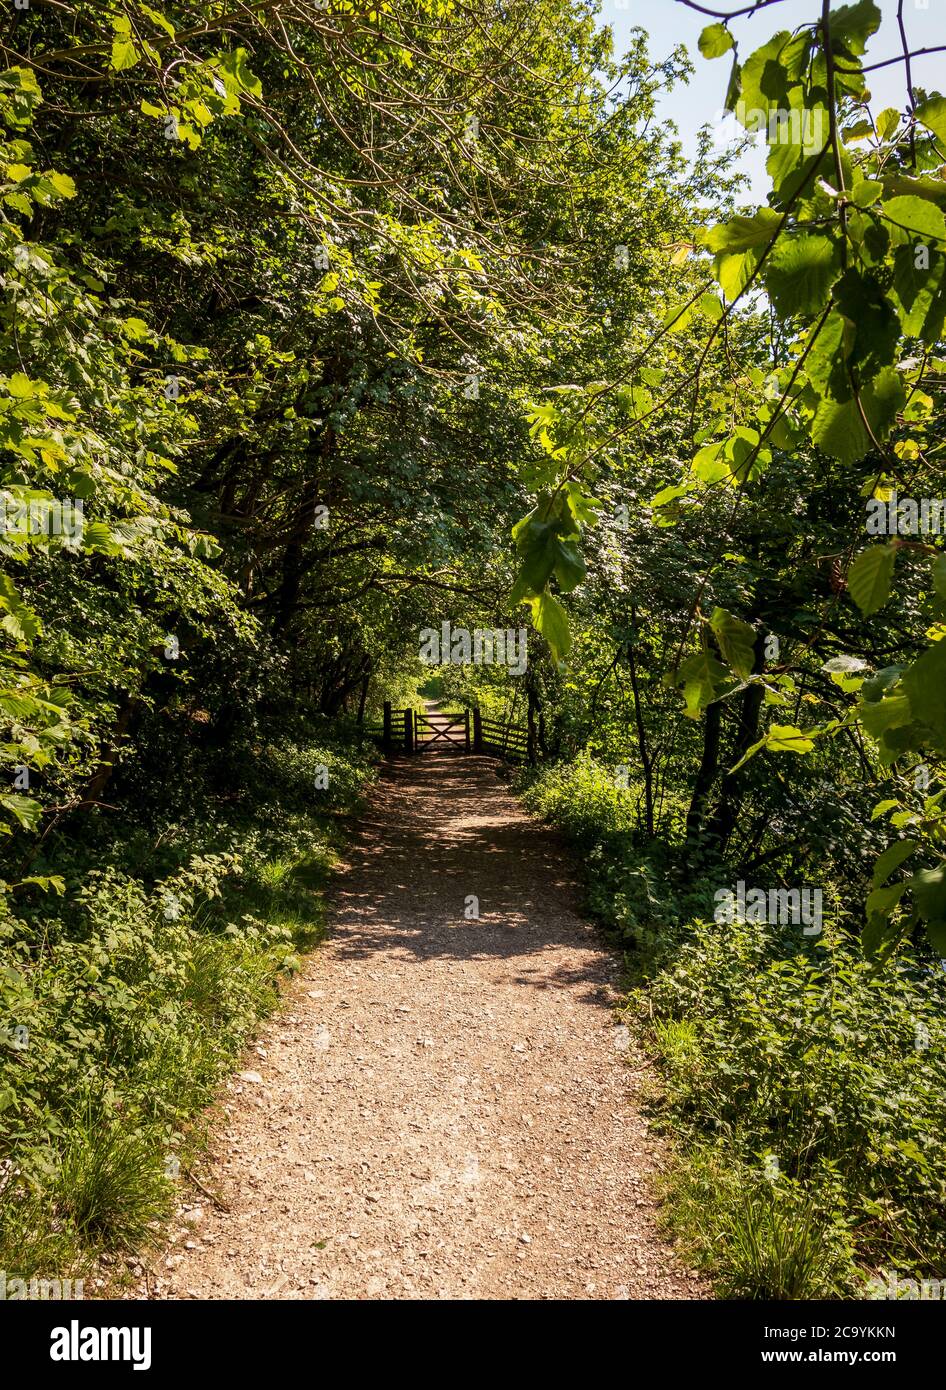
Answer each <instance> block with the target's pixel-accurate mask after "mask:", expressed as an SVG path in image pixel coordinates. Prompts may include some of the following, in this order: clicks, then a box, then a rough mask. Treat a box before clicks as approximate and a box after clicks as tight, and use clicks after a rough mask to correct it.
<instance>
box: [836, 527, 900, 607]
mask: <svg viewBox="0 0 946 1390" xmlns="http://www.w3.org/2000/svg"><path fill="white" fill-rule="evenodd" d="M896 558H897V552H896V550H895V548H894V547H893V546H892V545H871V546H868V547H867V549H866V550H862V551H861V553H860V555H858V556H857V557H856V559H855V560H854V562H853V564H852V565H851V566H850V568H849V570H848V572H847V587H848V592H849V593H850V595H851V598H852V599H853V600H854V602H855V603H856V604H857V606H858V608H859V609H860V610H861V612H862V613H863V614H864V617H865V618H869V617H870V615H871V614H872V613H876V612H877V610H878V609H879V608H883V606H884V604H885V603H886V602H887V600H888V598H889V597H890V585H891V583H892V581H893V567H894V562H895V560H896Z"/></svg>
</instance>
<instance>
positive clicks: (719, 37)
mask: <svg viewBox="0 0 946 1390" xmlns="http://www.w3.org/2000/svg"><path fill="white" fill-rule="evenodd" d="M697 42H698V45H699V49H700V52H701V53H702V55H703V57H704V58H721V57H722V56H723V54H724V53H728V52H729V50H730V49H731V48H732V47H733V37H732V34H731V33H730V32H729V30H728V29H727V28H726V26H725V24H707V26H706V28H705V29H704V30H703V32H702V33H701V34H700V37H699V39H698V41H697Z"/></svg>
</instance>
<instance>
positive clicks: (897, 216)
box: [881, 197, 946, 241]
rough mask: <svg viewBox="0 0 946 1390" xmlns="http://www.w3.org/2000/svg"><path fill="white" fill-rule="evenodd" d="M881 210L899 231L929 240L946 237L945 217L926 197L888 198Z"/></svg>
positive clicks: (941, 239)
mask: <svg viewBox="0 0 946 1390" xmlns="http://www.w3.org/2000/svg"><path fill="white" fill-rule="evenodd" d="M881 211H882V213H883V215H884V217H885V219H886V220H887V221H888V222H892V223H893V224H894V226H896V227H898V228H900V230H901V231H905V232H909V233H910V234H911V235H913V236H919V237H922V238H924V239H929V240H930V241H943V240H944V239H946V217H944V216H943V214H942V212H941V211H940V209H939V208H938V207H937V206H936V205H935V203H931V202H928V201H927V199H926V198H914V197H908V198H888V199H887V201H886V202H885V203H882V204H881Z"/></svg>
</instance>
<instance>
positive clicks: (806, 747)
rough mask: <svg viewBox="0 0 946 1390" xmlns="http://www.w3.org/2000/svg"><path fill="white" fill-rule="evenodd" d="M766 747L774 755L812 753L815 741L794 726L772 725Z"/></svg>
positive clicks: (766, 736) (766, 739) (766, 737)
mask: <svg viewBox="0 0 946 1390" xmlns="http://www.w3.org/2000/svg"><path fill="white" fill-rule="evenodd" d="M765 745H766V747H767V748H769V749H771V751H772V752H773V753H810V752H811V750H812V749H813V748H814V746H815V743H814V739H812V738H810V737H809V736H808V734H806V733H805V732H804V730H803V729H798V728H796V727H795V725H794V724H770V725H769V727H768V730H767V732H766V735H765Z"/></svg>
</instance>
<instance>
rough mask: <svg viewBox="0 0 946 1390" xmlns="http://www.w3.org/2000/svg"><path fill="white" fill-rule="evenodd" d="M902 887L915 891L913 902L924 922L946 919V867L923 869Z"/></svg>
mask: <svg viewBox="0 0 946 1390" xmlns="http://www.w3.org/2000/svg"><path fill="white" fill-rule="evenodd" d="M902 886H903V887H904V888H906V887H907V886H909V887H910V888H912V889H913V901H914V902H915V903H916V906H917V911H918V912H919V914H920V916H921V917H922V918H923V919H924V921H926V922H936V921H942V920H943V919H944V918H946V866H944V865H940V867H939V868H938V869H921V870H920V871H919V873H916V874H914V875H913V876H912V878H909V879H908V880H907V882H906V883H905V884H903V885H902Z"/></svg>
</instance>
